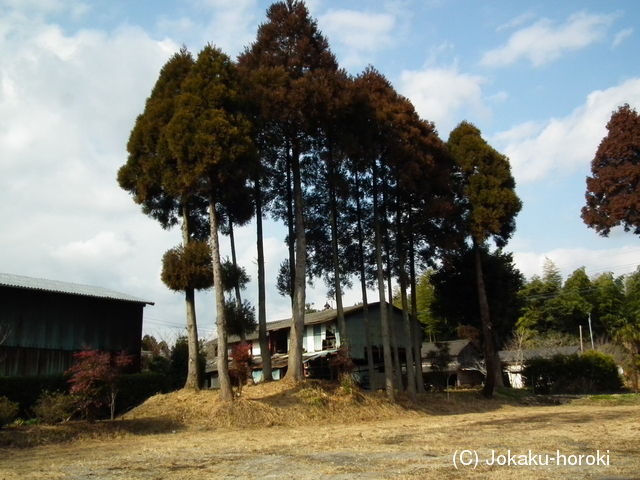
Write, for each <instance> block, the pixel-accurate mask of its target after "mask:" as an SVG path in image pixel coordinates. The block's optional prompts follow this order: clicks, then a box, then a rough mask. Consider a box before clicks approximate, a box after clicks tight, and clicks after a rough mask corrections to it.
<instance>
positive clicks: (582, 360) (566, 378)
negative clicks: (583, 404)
mask: <svg viewBox="0 0 640 480" xmlns="http://www.w3.org/2000/svg"><path fill="white" fill-rule="evenodd" d="M523 375H524V377H525V385H526V386H527V387H531V388H532V389H533V392H534V393H536V394H542V395H548V394H559V393H568V394H577V393H596V392H614V391H618V390H620V388H622V379H621V378H620V375H619V373H618V367H617V366H616V363H615V361H614V360H613V357H611V356H610V355H605V354H603V353H599V352H596V351H593V350H590V351H588V352H586V353H584V354H583V355H577V354H575V355H555V356H553V357H552V358H534V359H532V360H529V361H528V362H526V365H525V369H524V372H523Z"/></svg>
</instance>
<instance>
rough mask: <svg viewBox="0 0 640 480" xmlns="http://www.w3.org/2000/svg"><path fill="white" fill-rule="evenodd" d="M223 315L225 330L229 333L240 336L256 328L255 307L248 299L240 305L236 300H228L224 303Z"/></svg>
mask: <svg viewBox="0 0 640 480" xmlns="http://www.w3.org/2000/svg"><path fill="white" fill-rule="evenodd" d="M224 309H225V316H226V318H227V331H228V333H229V335H237V336H238V337H239V336H241V335H242V334H243V333H244V334H245V335H248V334H251V333H253V332H255V331H256V328H258V323H257V322H256V309H255V308H254V307H252V306H251V304H250V303H249V301H247V300H244V301H243V302H242V305H241V306H238V304H237V303H236V302H233V301H228V302H226V303H225V304H224Z"/></svg>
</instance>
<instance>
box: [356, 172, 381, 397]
mask: <svg viewBox="0 0 640 480" xmlns="http://www.w3.org/2000/svg"><path fill="white" fill-rule="evenodd" d="M354 177H355V182H356V192H355V193H356V216H357V222H358V256H359V264H360V286H361V287H362V304H363V307H362V314H363V316H364V331H365V336H366V342H367V370H368V371H369V390H370V391H372V392H373V391H375V390H376V388H377V385H375V384H374V383H373V382H374V380H373V379H374V375H375V374H374V370H373V351H372V350H373V349H372V342H371V323H370V322H369V302H368V299H367V279H366V272H365V266H364V235H363V232H362V207H361V205H360V182H359V180H358V170H357V169H354Z"/></svg>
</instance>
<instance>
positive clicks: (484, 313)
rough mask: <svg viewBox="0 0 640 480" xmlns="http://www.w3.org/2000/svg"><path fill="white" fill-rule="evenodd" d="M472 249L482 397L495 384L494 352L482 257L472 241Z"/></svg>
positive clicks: (487, 396)
mask: <svg viewBox="0 0 640 480" xmlns="http://www.w3.org/2000/svg"><path fill="white" fill-rule="evenodd" d="M473 249H474V250H475V254H476V279H477V282H478V302H479V303H480V321H481V323H482V338H483V340H484V362H485V367H486V369H487V376H486V378H485V382H484V387H483V388H482V391H481V392H480V393H481V394H482V396H483V397H486V398H491V397H492V396H493V391H494V389H495V384H496V368H497V366H496V363H495V359H496V356H495V352H494V348H493V327H492V325H491V317H490V316H489V302H488V301H487V292H486V290H485V288H484V275H483V273H482V258H481V255H480V246H479V245H478V244H477V243H476V241H475V240H474V241H473Z"/></svg>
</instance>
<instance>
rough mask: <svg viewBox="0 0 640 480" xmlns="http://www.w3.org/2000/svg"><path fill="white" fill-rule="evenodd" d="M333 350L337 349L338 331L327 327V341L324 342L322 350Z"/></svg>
mask: <svg viewBox="0 0 640 480" xmlns="http://www.w3.org/2000/svg"><path fill="white" fill-rule="evenodd" d="M333 348H336V331H335V330H334V329H333V328H331V327H327V330H326V335H325V339H324V340H323V341H322V349H323V350H331V349H333Z"/></svg>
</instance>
